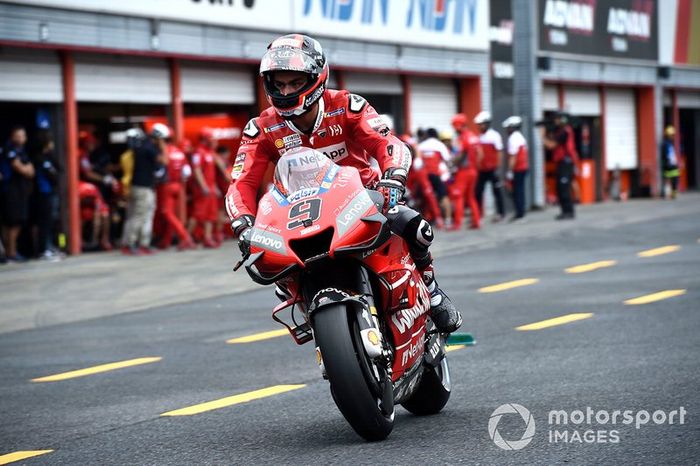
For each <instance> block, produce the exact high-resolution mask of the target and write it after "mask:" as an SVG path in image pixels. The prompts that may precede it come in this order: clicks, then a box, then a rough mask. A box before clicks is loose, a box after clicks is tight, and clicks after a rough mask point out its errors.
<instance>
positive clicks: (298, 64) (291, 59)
mask: <svg viewBox="0 0 700 466" xmlns="http://www.w3.org/2000/svg"><path fill="white" fill-rule="evenodd" d="M270 71H301V72H303V73H311V74H318V73H319V72H320V71H322V69H321V68H320V67H319V65H318V64H317V63H316V60H314V59H313V58H312V57H310V56H309V55H308V54H306V53H304V52H302V50H301V49H294V48H291V47H281V48H276V49H270V50H268V51H267V52H266V53H265V55H264V56H263V58H262V60H261V61H260V74H263V73H267V72H270Z"/></svg>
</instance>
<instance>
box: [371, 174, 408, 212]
mask: <svg viewBox="0 0 700 466" xmlns="http://www.w3.org/2000/svg"><path fill="white" fill-rule="evenodd" d="M406 175H407V173H406V170H404V169H403V168H390V169H388V170H387V171H385V172H384V175H382V179H381V181H380V182H379V183H378V184H377V191H379V192H380V193H382V194H383V195H384V213H386V212H387V211H388V210H389V209H391V208H392V207H395V206H396V205H397V204H398V203H399V202H401V200H402V199H403V195H404V193H405V191H406Z"/></svg>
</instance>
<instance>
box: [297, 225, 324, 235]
mask: <svg viewBox="0 0 700 466" xmlns="http://www.w3.org/2000/svg"><path fill="white" fill-rule="evenodd" d="M320 229H321V225H314V226H312V227H309V228H304V229H303V230H301V231H300V232H299V234H300V235H301V236H304V235H308V234H309V233H313V232H314V231H318V230H320Z"/></svg>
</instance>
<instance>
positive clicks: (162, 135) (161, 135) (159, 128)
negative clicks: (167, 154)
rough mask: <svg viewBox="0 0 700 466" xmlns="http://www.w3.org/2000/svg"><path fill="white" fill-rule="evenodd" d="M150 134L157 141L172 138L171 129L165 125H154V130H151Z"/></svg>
mask: <svg viewBox="0 0 700 466" xmlns="http://www.w3.org/2000/svg"><path fill="white" fill-rule="evenodd" d="M149 134H150V136H151V137H153V138H156V139H168V138H169V137H170V128H168V127H167V125H164V124H163V123H156V124H155V125H153V128H151V132H150V133H149Z"/></svg>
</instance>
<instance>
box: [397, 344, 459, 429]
mask: <svg viewBox="0 0 700 466" xmlns="http://www.w3.org/2000/svg"><path fill="white" fill-rule="evenodd" d="M451 390H452V387H451V383H450V367H449V366H448V365H447V358H446V357H445V358H442V361H440V364H439V365H438V366H426V367H425V368H424V369H423V377H422V378H421V381H420V384H419V385H418V388H417V389H416V391H415V392H414V393H413V395H411V397H410V398H409V399H408V400H406V401H404V402H403V403H401V405H402V406H403V407H404V408H406V409H407V410H408V411H410V412H412V413H413V414H415V415H417V416H427V415H430V414H437V413H439V412H440V410H442V408H444V407H445V405H446V404H447V400H449V399H450V393H451Z"/></svg>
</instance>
